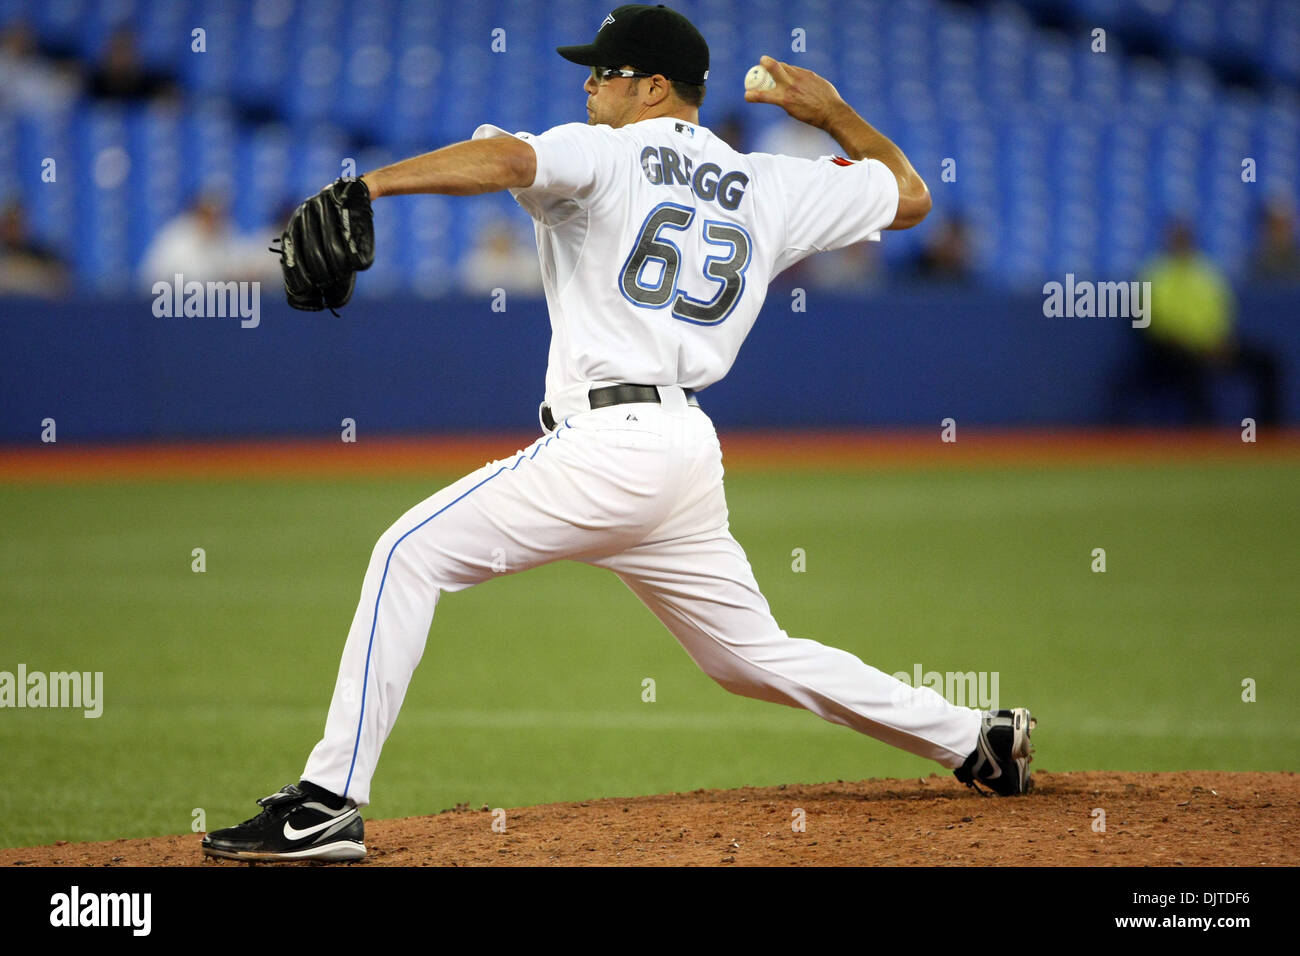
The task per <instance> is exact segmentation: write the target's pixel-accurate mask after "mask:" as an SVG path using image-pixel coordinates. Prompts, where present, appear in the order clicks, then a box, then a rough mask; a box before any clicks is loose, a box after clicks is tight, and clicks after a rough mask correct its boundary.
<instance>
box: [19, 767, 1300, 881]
mask: <svg viewBox="0 0 1300 956" xmlns="http://www.w3.org/2000/svg"><path fill="white" fill-rule="evenodd" d="M1034 782H1035V789H1034V791H1033V792H1032V793H1030V794H1029V795H1027V796H1025V797H1022V798H1018V799H1010V800H1006V799H993V798H983V797H980V796H978V795H977V794H975V793H974V792H973V791H970V790H968V789H967V788H965V787H963V786H962V785H961V784H959V783H957V782H956V781H955V780H953V779H952V778H951V777H949V776H940V775H938V774H934V775H931V776H930V777H927V778H923V779H907V780H865V781H859V782H853V783H846V782H843V781H841V782H837V783H824V784H815V785H790V786H781V787H766V788H748V787H747V788H742V789H740V790H697V791H695V792H693V793H672V794H661V795H658V796H651V797H635V798H609V799H603V800H592V801H589V802H586V803H556V804H547V805H544V806H537V807H520V808H516V809H510V808H507V809H505V810H504V812H501V811H496V810H495V809H494V808H487V807H485V808H474V809H471V808H468V807H457V808H455V809H452V810H446V811H443V812H442V813H439V814H437V815H435V816H428V817H409V818H406V819H401V820H374V821H367V823H366V845H367V847H368V848H369V850H370V852H369V855H368V856H367V858H366V859H365V860H364V861H363V862H362V863H359V864H348V865H354V866H475V865H478V866H553V865H560V866H575V865H578V866H580V865H626V866H773V865H775V866H800V865H821V866H841V865H847V866H862V865H873V864H879V865H894V866H907V865H963V866H968V865H972V864H974V865H993V864H1003V865H1018V864H1034V865H1102V866H1105V865H1112V866H1115V865H1118V866H1141V865H1147V864H1149V865H1156V866H1179V865H1186V866H1261V865H1263V866H1295V865H1296V864H1297V863H1300V778H1297V776H1296V775H1295V774H1294V773H1223V772H1217V771H1193V772H1183V773H1152V774H1136V773H1036V774H1034ZM1098 811H1101V812H1100V813H1099V812H1098ZM494 822H495V823H496V824H497V829H494V828H493V824H494ZM503 824H504V832H498V830H500V829H501V826H502V825H503ZM800 826H802V829H800ZM199 839H200V837H199V836H198V834H192V833H191V834H185V835H183V836H169V837H156V838H153V839H146V840H112V841H108V842H104V843H76V844H71V843H69V844H61V845H56V846H43V847H30V848H22V849H9V850H0V865H3V866H36V865H42V866H51V865H54V866H195V865H207V866H233V867H238V866H246V865H247V864H243V863H236V862H233V861H228V860H208V859H206V858H204V857H203V856H202V855H201V854H200V852H199Z"/></svg>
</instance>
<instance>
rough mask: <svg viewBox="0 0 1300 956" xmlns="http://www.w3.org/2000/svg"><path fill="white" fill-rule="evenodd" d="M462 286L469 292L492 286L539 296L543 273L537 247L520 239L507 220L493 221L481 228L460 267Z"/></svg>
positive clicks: (490, 289) (481, 291)
mask: <svg viewBox="0 0 1300 956" xmlns="http://www.w3.org/2000/svg"><path fill="white" fill-rule="evenodd" d="M460 285H461V288H462V289H464V290H465V291H466V292H472V293H476V294H477V293H486V294H488V295H490V294H491V293H492V290H493V289H505V290H506V291H507V292H520V293H523V294H524V295H540V294H541V292H542V272H541V268H540V267H539V266H538V264H537V250H536V249H534V248H533V246H532V244H531V243H528V244H525V243H523V242H520V241H519V238H518V233H516V231H515V230H514V229H513V228H512V227H511V226H510V225H509V223H506V222H500V221H496V222H490V223H488V224H487V225H486V226H484V227H483V228H482V229H480V230H479V233H478V236H477V238H476V239H475V242H474V248H473V249H471V250H470V251H469V254H468V255H466V256H465V260H464V262H463V263H462V264H461V269H460Z"/></svg>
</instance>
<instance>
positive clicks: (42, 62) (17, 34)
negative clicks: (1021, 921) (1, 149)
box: [0, 20, 81, 116]
mask: <svg viewBox="0 0 1300 956" xmlns="http://www.w3.org/2000/svg"><path fill="white" fill-rule="evenodd" d="M80 93H81V77H80V74H79V73H78V71H77V69H76V67H75V66H73V65H72V64H66V63H60V62H58V61H56V60H51V59H48V58H46V57H43V56H41V55H40V51H39V50H38V49H37V47H36V36H35V35H34V34H33V33H32V31H31V29H30V28H29V27H28V26H27V24H25V23H24V22H23V21H21V20H16V21H14V22H13V23H11V24H9V26H7V27H5V28H4V30H3V31H0V111H4V112H13V113H19V114H22V115H25V116H39V115H40V114H42V113H51V112H55V111H58V110H60V109H63V108H65V107H67V106H69V105H70V104H71V103H72V102H73V101H74V100H76V98H77V97H78V96H79V95H80Z"/></svg>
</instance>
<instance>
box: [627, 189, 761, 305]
mask: <svg viewBox="0 0 1300 956" xmlns="http://www.w3.org/2000/svg"><path fill="white" fill-rule="evenodd" d="M694 220H695V210H694V209H693V208H691V207H690V206H682V205H679V204H678V203H673V202H664V203H660V204H659V205H658V206H655V208H654V209H652V210H651V211H650V215H648V216H646V220H645V223H644V224H643V225H642V226H641V232H640V234H639V235H638V236H637V240H636V244H635V245H634V246H633V247H632V252H631V253H630V254H629V255H628V257H627V261H626V262H624V263H623V271H622V273H621V274H620V276H619V288H620V289H621V290H622V292H623V296H624V298H626V299H627V300H628V301H629V302H631V303H632V304H633V305H635V306H637V307H639V308H642V309H662V308H664V307H665V306H667V305H670V304H671V306H672V316H673V318H675V319H681V320H682V321H683V322H690V323H692V324H693V325H718V324H720V323H721V322H723V321H725V320H726V318H727V316H728V315H730V314H731V310H732V309H734V308H735V307H736V303H737V302H738V301H740V296H741V293H743V292H744V291H745V270H746V269H747V268H749V260H750V254H751V253H752V251H753V244H752V243H751V242H750V238H749V233H747V232H746V231H745V230H744V229H742V228H741V227H740V226H738V225H736V224H735V223H733V222H724V221H723V220H720V219H705V220H704V221H703V222H702V224H701V228H702V229H703V234H704V241H705V242H707V243H709V244H710V245H714V246H718V247H719V248H720V250H725V251H720V252H719V254H718V255H716V256H709V257H708V258H707V259H705V260H704V275H705V277H706V278H707V279H710V280H712V281H713V282H716V283H718V286H719V288H718V291H717V293H716V294H715V295H714V296H713V298H712V299H708V300H704V299H696V298H692V297H691V296H689V295H687V294H686V293H685V292H679V291H678V290H677V279H678V276H679V274H680V273H681V269H682V251H681V249H679V248H678V247H677V246H676V244H674V243H673V242H672V240H671V239H668V238H665V236H664V235H663V234H664V233H665V232H667V231H670V230H676V231H679V232H680V231H683V230H685V229H686V228H687V227H689V226H690V225H691V223H692V222H693V221H694ZM656 262H658V263H662V266H663V268H662V269H660V270H659V275H658V277H657V279H656V280H652V281H649V282H647V281H646V273H647V272H650V271H652V270H650V269H647V266H649V265H650V264H651V263H656Z"/></svg>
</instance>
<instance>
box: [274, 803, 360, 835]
mask: <svg viewBox="0 0 1300 956" xmlns="http://www.w3.org/2000/svg"><path fill="white" fill-rule="evenodd" d="M356 812H357V808H356V807H353V808H352V809H351V810H349V811H348V812H347V813H344V814H341V815H340V816H337V817H330V818H329V819H328V820H326V821H325V822H324V823H318V824H316V825H315V826H311V827H307V828H306V829H305V830H295V829H294V827H293V824H292V823H290V822H289V821H288V820H285V821H284V838H285V839H286V840H301V839H303V838H304V837H309V836H311V835H312V834H313V833H319V832H320V831H321V830H324V829H325V828H326V827H332V826H334V824H336V823H338V822H340V821H342V820H346V819H347V818H348V817H350V816H352V814H354V813H356Z"/></svg>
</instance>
